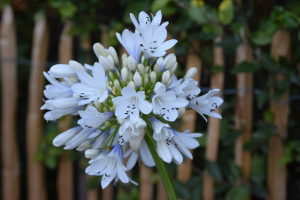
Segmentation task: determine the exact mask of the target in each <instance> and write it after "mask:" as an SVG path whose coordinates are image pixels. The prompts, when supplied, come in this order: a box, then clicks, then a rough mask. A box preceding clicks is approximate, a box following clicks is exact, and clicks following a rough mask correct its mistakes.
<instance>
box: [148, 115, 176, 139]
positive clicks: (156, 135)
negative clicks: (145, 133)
mask: <svg viewBox="0 0 300 200" xmlns="http://www.w3.org/2000/svg"><path fill="white" fill-rule="evenodd" d="M150 121H151V124H152V127H153V130H154V132H153V139H154V140H155V141H170V140H171V138H172V137H173V132H172V130H170V129H169V128H170V125H169V124H164V123H162V122H161V121H159V120H158V119H156V118H155V117H151V118H150Z"/></svg>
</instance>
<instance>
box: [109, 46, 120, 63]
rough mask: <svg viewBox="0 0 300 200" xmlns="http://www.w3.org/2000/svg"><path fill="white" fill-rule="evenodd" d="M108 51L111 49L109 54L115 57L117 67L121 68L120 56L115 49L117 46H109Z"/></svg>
mask: <svg viewBox="0 0 300 200" xmlns="http://www.w3.org/2000/svg"><path fill="white" fill-rule="evenodd" d="M108 51H109V54H110V55H111V56H112V58H113V59H114V63H115V66H116V67H117V68H119V58H118V54H117V52H116V50H115V48H113V47H109V48H108Z"/></svg>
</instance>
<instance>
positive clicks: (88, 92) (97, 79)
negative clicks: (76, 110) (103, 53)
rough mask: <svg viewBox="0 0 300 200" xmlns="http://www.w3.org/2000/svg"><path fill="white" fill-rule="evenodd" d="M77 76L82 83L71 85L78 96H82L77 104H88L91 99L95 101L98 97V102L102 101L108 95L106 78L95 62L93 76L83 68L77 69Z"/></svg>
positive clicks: (100, 67) (101, 68)
mask: <svg viewBox="0 0 300 200" xmlns="http://www.w3.org/2000/svg"><path fill="white" fill-rule="evenodd" d="M77 75H78V78H79V79H80V80H81V81H82V82H83V83H76V84H74V85H72V90H73V91H74V92H75V93H76V94H77V95H79V96H81V97H83V100H81V101H80V102H79V105H84V104H88V103H89V102H91V101H95V100H97V99H98V98H99V99H98V102H99V103H102V102H103V101H105V100H106V98H107V97H108V89H107V88H106V85H107V81H108V80H107V78H106V77H105V72H104V69H103V67H102V66H101V65H100V64H98V63H95V66H94V68H93V77H92V76H90V75H89V74H88V73H86V72H85V71H83V70H77Z"/></svg>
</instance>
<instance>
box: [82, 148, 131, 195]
mask: <svg viewBox="0 0 300 200" xmlns="http://www.w3.org/2000/svg"><path fill="white" fill-rule="evenodd" d="M89 163H90V164H91V165H90V166H89V167H87V168H86V170H85V172H86V173H87V174H89V175H96V176H102V180H101V186H102V188H103V189H104V188H106V187H107V186H108V185H109V183H110V182H111V181H112V180H114V179H115V182H116V181H118V180H121V181H122V182H123V183H128V182H129V180H130V179H129V177H128V176H127V174H126V172H125V171H126V167H125V166H124V165H123V150H122V148H121V146H120V145H119V144H116V145H115V147H114V148H113V149H112V151H111V152H110V153H109V154H108V155H106V156H105V157H102V158H100V159H95V160H91V161H90V162H89Z"/></svg>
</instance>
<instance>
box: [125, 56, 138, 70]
mask: <svg viewBox="0 0 300 200" xmlns="http://www.w3.org/2000/svg"><path fill="white" fill-rule="evenodd" d="M127 65H128V69H129V70H130V71H131V72H132V73H133V72H135V70H136V65H137V64H136V60H135V59H134V57H133V56H129V57H128V59H127Z"/></svg>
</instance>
